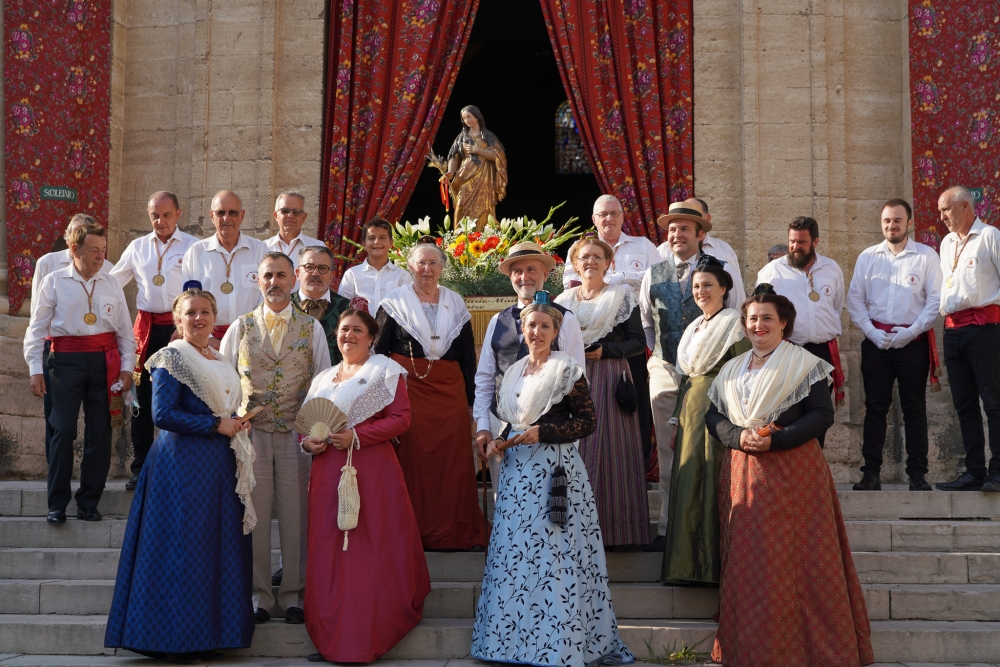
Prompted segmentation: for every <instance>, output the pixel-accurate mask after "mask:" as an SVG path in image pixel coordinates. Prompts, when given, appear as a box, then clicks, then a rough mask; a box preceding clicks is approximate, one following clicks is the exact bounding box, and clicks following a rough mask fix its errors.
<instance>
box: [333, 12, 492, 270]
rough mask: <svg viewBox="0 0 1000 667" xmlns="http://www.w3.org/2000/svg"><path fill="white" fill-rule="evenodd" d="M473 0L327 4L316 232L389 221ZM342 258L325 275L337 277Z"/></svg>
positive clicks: (409, 181)
mask: <svg viewBox="0 0 1000 667" xmlns="http://www.w3.org/2000/svg"><path fill="white" fill-rule="evenodd" d="M478 7H479V0H399V1H398V2H383V1H382V0H342V1H338V2H331V3H330V11H331V16H330V35H329V42H328V48H327V52H328V56H327V58H328V60H327V93H326V116H325V118H324V124H323V127H324V130H323V132H324V139H323V151H324V155H323V165H325V168H324V170H323V173H322V176H321V178H322V183H321V188H320V189H321V194H320V196H321V201H320V211H321V219H320V223H319V224H320V229H319V233H320V238H322V239H324V240H325V241H326V242H327V245H329V246H330V247H331V248H332V249H333V251H334V252H335V253H339V254H341V255H344V256H353V255H354V254H355V252H354V248H353V247H352V246H351V245H350V244H348V243H345V242H344V241H343V239H342V236H343V235H344V234H347V235H348V236H349V237H351V238H353V239H354V240H358V239H359V236H360V230H361V225H363V224H364V223H365V222H367V221H368V220H370V219H371V218H374V217H377V216H378V217H383V218H387V219H389V220H396V219H397V218H398V217H399V216H400V215H401V214H402V212H403V209H404V208H405V207H406V203H407V201H408V200H409V198H410V195H411V194H412V193H413V188H414V187H415V186H416V184H417V178H416V176H417V175H418V174H419V172H420V170H421V169H423V167H424V166H425V164H424V158H425V156H426V154H427V150H428V148H430V146H431V144H432V142H433V141H434V135H435V134H436V133H437V129H438V125H439V124H440V122H441V116H442V114H443V113H444V109H445V107H446V106H447V104H448V98H449V97H450V96H451V90H452V86H453V85H454V83H455V77H456V76H457V74H458V67H459V65H460V64H461V62H462V55H463V54H464V52H465V46H466V44H467V43H468V41H469V33H470V32H471V31H472V22H473V19H474V18H475V14H476V9H477V8H478ZM346 268H347V266H346V264H345V262H343V261H338V262H337V265H336V268H335V272H336V273H337V275H338V276H339V275H341V274H343V272H344V270H345V269H346Z"/></svg>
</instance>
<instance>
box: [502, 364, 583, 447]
mask: <svg viewBox="0 0 1000 667" xmlns="http://www.w3.org/2000/svg"><path fill="white" fill-rule="evenodd" d="M529 360H530V359H529V357H523V358H522V359H520V360H518V361H516V362H515V363H514V364H512V365H511V367H510V368H508V369H507V372H506V373H505V374H504V379H503V383H502V384H501V385H500V396H499V400H498V402H497V412H498V414H499V416H500V419H502V420H504V421H505V422H508V423H509V424H510V425H511V428H512V429H513V430H514V431H524V430H527V429H528V428H529V427H530V426H531V425H532V424H534V423H535V422H536V421H538V419H539V418H540V417H541V416H542V415H544V414H545V413H546V412H548V411H549V410H550V409H552V406H553V405H555V404H556V403H558V402H559V401H561V400H563V399H564V398H566V396H567V394H569V393H570V392H571V391H573V385H574V384H576V381H577V380H579V379H580V378H581V377H582V376H583V368H582V367H581V366H580V363H579V362H578V361H577V360H576V359H574V358H573V357H572V356H570V355H568V354H566V353H565V352H552V353H551V354H550V355H549V358H548V359H546V360H545V363H544V364H542V367H541V368H540V369H539V370H538V372H536V373H535V374H534V375H529V376H527V377H524V369H525V366H527V364H528V362H529Z"/></svg>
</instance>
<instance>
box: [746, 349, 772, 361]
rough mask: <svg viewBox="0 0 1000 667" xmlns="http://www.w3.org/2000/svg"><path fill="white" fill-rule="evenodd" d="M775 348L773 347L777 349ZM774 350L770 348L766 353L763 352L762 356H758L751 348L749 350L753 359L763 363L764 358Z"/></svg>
mask: <svg viewBox="0 0 1000 667" xmlns="http://www.w3.org/2000/svg"><path fill="white" fill-rule="evenodd" d="M777 349H778V348H774V350H777ZM774 350H771V351H770V352H768V353H767V354H765V355H764V356H763V357H758V356H757V353H756V352H754V351H753V350H750V355H751V356H752V357H753V358H754V361H756V362H758V363H761V364H762V363H764V360H765V359H767V358H768V357H770V356H771V355H772V354H774Z"/></svg>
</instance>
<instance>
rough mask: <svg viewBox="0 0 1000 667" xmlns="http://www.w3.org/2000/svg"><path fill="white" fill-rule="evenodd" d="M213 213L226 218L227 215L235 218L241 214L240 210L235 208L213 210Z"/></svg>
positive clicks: (217, 216)
mask: <svg viewBox="0 0 1000 667" xmlns="http://www.w3.org/2000/svg"><path fill="white" fill-rule="evenodd" d="M212 213H214V214H215V217H216V218H224V217H226V216H227V215H228V216H229V217H230V218H235V217H237V216H238V215H239V214H240V212H239V211H237V210H235V209H229V210H228V211H226V210H225V209H219V210H218V211H212Z"/></svg>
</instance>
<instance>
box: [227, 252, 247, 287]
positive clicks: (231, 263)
mask: <svg viewBox="0 0 1000 667" xmlns="http://www.w3.org/2000/svg"><path fill="white" fill-rule="evenodd" d="M240 250H243V248H236V250H233V254H231V255H230V256H229V261H228V262H226V253H222V261H223V262H225V263H226V282H227V283H228V282H229V271H230V269H231V268H232V266H233V260H235V259H236V253H238V252H239V251H240Z"/></svg>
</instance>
